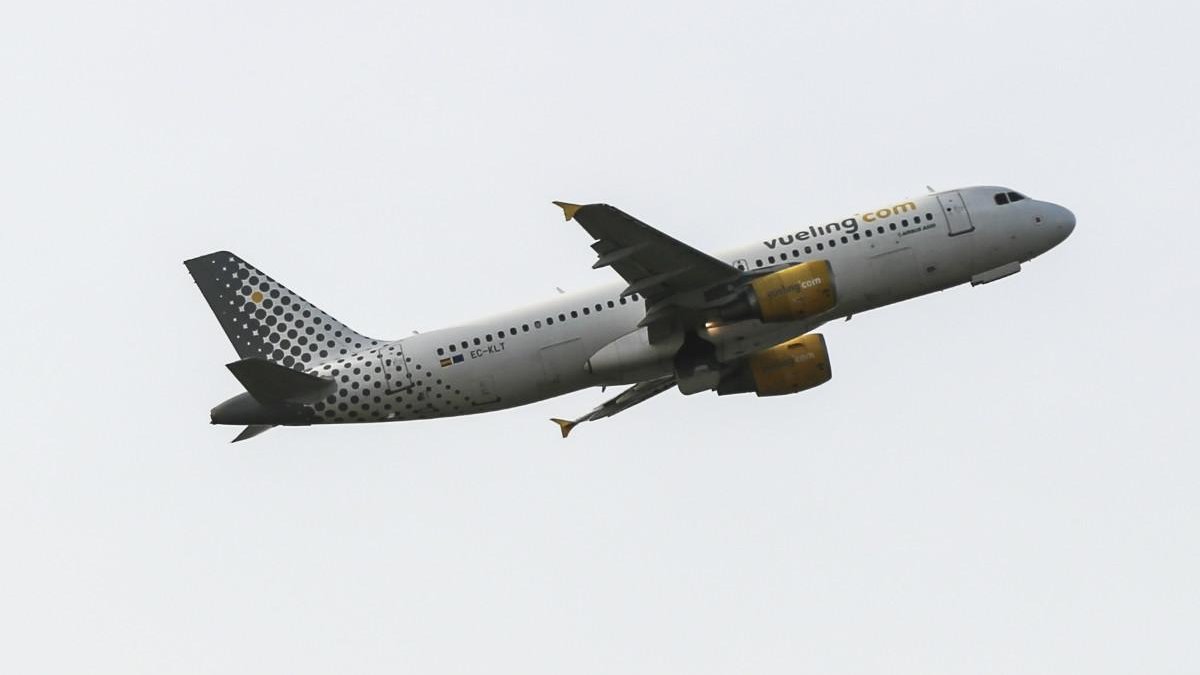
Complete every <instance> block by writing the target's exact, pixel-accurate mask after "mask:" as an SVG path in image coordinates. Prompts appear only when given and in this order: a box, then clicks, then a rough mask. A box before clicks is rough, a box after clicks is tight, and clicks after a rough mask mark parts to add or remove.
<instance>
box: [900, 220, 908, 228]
mask: <svg viewBox="0 0 1200 675" xmlns="http://www.w3.org/2000/svg"><path fill="white" fill-rule="evenodd" d="M900 227H908V218H905V219H904V220H902V221H900Z"/></svg>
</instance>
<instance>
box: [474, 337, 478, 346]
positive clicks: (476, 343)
mask: <svg viewBox="0 0 1200 675" xmlns="http://www.w3.org/2000/svg"><path fill="white" fill-rule="evenodd" d="M475 346H476V347H478V346H479V338H475Z"/></svg>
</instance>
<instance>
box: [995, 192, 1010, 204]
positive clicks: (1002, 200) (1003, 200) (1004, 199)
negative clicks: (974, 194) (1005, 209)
mask: <svg viewBox="0 0 1200 675" xmlns="http://www.w3.org/2000/svg"><path fill="white" fill-rule="evenodd" d="M995 199H996V205H997V206H1004V205H1005V204H1007V203H1008V195H1006V194H1004V193H1003V192H997V193H996V197H995Z"/></svg>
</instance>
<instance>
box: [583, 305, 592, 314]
mask: <svg viewBox="0 0 1200 675" xmlns="http://www.w3.org/2000/svg"><path fill="white" fill-rule="evenodd" d="M591 313H592V310H590V309H588V308H587V307H584V308H583V315H584V316H587V315H588V314H591Z"/></svg>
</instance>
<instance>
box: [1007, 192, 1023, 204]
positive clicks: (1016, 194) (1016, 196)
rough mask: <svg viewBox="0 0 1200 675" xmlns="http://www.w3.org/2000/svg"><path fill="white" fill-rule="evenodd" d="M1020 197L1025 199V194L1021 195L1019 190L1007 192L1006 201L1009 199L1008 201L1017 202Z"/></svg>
mask: <svg viewBox="0 0 1200 675" xmlns="http://www.w3.org/2000/svg"><path fill="white" fill-rule="evenodd" d="M1022 199H1025V195H1023V194H1021V193H1019V192H1010V193H1008V201H1010V202H1019V201H1021V200H1022Z"/></svg>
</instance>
